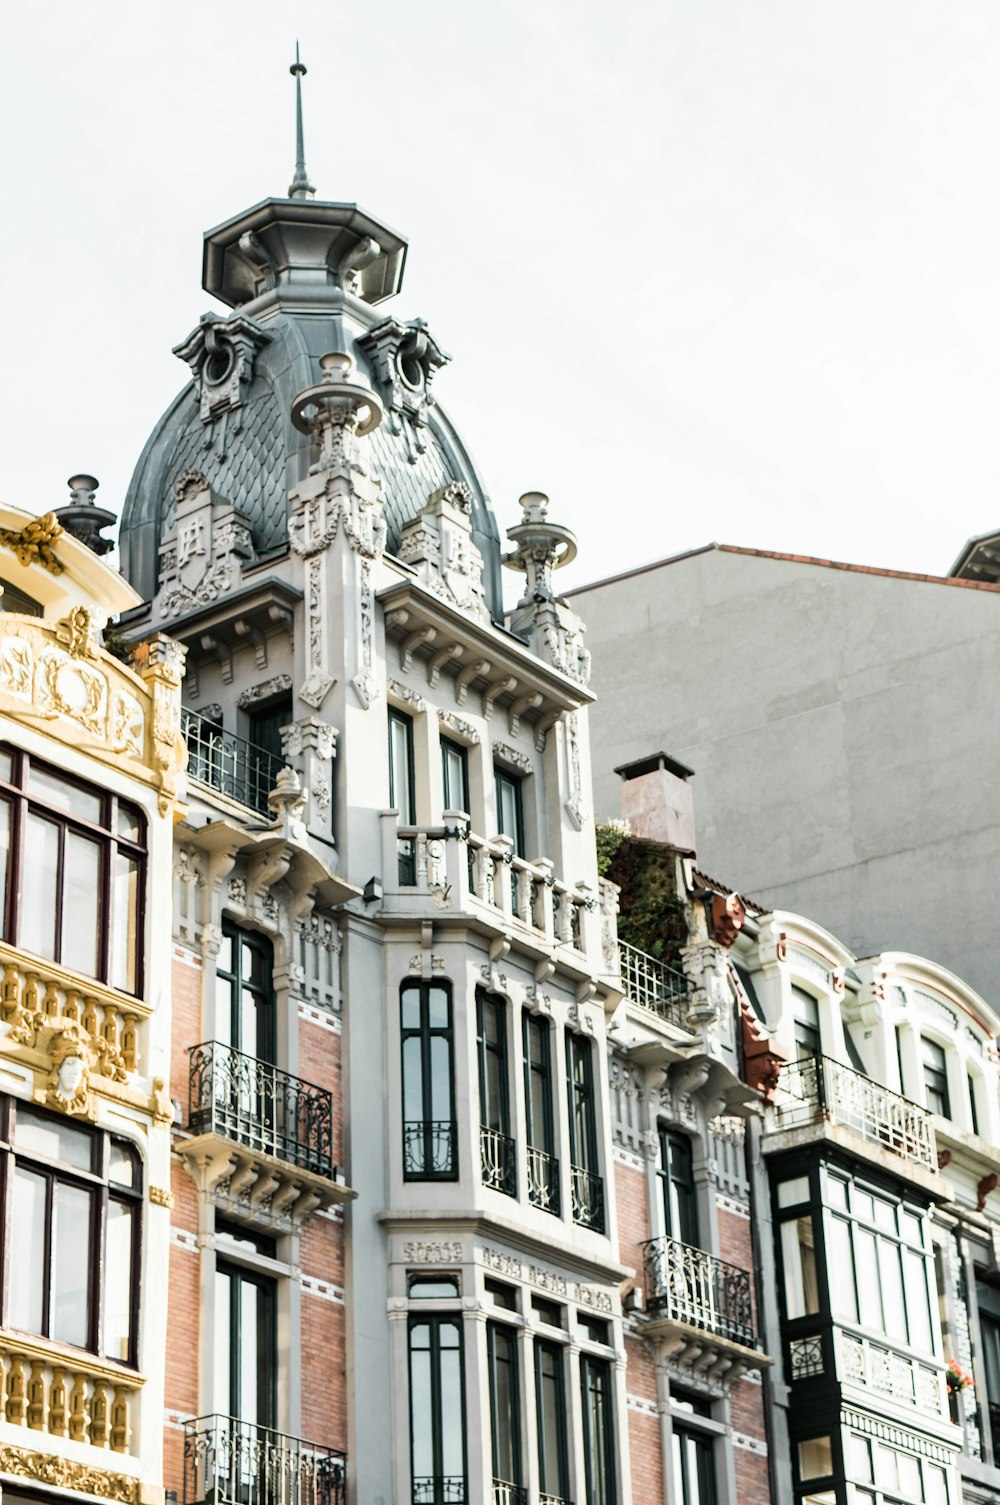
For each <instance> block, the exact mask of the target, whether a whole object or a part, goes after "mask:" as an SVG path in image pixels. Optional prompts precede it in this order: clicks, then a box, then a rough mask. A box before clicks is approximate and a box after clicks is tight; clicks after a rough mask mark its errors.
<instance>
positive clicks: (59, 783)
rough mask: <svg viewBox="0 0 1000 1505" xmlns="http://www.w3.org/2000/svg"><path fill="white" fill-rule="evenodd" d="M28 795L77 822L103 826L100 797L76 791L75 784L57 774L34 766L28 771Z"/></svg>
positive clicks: (84, 790) (79, 790) (83, 791)
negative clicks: (75, 819)
mask: <svg viewBox="0 0 1000 1505" xmlns="http://www.w3.org/2000/svg"><path fill="white" fill-rule="evenodd" d="M28 793H29V794H32V795H34V796H35V798H36V799H39V800H42V801H44V803H45V804H46V805H52V806H54V807H55V809H57V810H62V811H64V812H65V814H67V815H75V816H76V817H77V819H78V820H86V821H90V822H91V824H92V825H95V826H100V825H103V824H104V822H103V819H102V817H101V798H102V797H101V795H99V794H92V793H90V791H88V790H86V789H78V788H77V786H76V785H75V784H71V783H69V782H68V780H66V779H61V778H59V776H58V774H54V773H49V772H47V771H46V770H45V769H44V768H37V767H36V766H35V765H34V764H32V766H31V768H30V769H29V771H28Z"/></svg>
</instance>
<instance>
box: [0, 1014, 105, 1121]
mask: <svg viewBox="0 0 1000 1505" xmlns="http://www.w3.org/2000/svg"><path fill="white" fill-rule="evenodd" d="M41 1018H42V1019H43V1020H44V1023H43V1024H39V1022H38V1019H37V1018H36V1021H35V1024H36V1028H35V1045H36V1046H37V1047H38V1048H40V1049H42V1050H44V1051H45V1053H46V1055H47V1056H48V1057H49V1062H50V1070H49V1074H48V1077H47V1079H46V1084H45V1103H46V1106H47V1107H49V1108H55V1109H56V1110H57V1111H58V1112H60V1113H68V1114H72V1115H73V1116H74V1117H83V1118H93V1117H94V1116H95V1112H96V1109H95V1105H94V1099H93V1093H92V1091H91V1075H92V1074H95V1075H96V1074H102V1075H104V1076H107V1077H110V1078H111V1079H112V1080H116V1081H123V1080H124V1079H125V1064H124V1062H123V1060H122V1057H121V1055H120V1053H119V1052H118V1051H117V1050H116V1049H114V1047H110V1046H109V1045H108V1042H107V1041H105V1040H104V1039H102V1038H101V1037H100V1036H96V1037H95V1036H93V1035H91V1034H89V1033H88V1031H87V1030H85V1029H84V1028H83V1026H82V1025H81V1024H78V1023H76V1022H75V1021H74V1020H72V1019H59V1020H49V1019H48V1018H47V1017H46V1016H45V1015H42V1016H41ZM15 1032H16V1031H15ZM15 1032H12V1034H13V1033H15Z"/></svg>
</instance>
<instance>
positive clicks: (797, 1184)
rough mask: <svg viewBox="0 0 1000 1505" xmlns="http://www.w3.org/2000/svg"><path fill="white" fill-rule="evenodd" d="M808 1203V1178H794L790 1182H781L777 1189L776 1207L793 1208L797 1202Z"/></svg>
mask: <svg viewBox="0 0 1000 1505" xmlns="http://www.w3.org/2000/svg"><path fill="white" fill-rule="evenodd" d="M808 1201H809V1177H808V1176H796V1177H795V1179H794V1180H792V1181H782V1182H781V1184H780V1185H779V1187H778V1206H779V1207H794V1206H795V1205H796V1204H797V1203H799V1202H808Z"/></svg>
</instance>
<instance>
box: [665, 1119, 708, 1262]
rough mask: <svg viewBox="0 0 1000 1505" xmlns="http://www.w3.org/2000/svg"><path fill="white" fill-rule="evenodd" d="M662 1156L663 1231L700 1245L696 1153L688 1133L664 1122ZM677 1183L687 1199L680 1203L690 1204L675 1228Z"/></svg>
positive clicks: (694, 1244) (669, 1235) (696, 1246)
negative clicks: (673, 1211) (672, 1197)
mask: <svg viewBox="0 0 1000 1505" xmlns="http://www.w3.org/2000/svg"><path fill="white" fill-rule="evenodd" d="M658 1128H659V1149H660V1158H659V1162H658V1164H657V1167H656V1175H657V1180H658V1181H659V1183H660V1205H661V1206H662V1208H663V1231H664V1233H665V1234H666V1236H667V1238H674V1239H678V1240H679V1241H680V1242H681V1243H682V1244H688V1245H690V1246H691V1247H692V1248H695V1249H697V1248H699V1247H700V1245H699V1241H698V1240H699V1228H698V1221H699V1220H698V1192H697V1188H696V1186H695V1182H694V1154H693V1147H692V1144H691V1140H690V1138H689V1136H688V1135H687V1134H681V1133H679V1132H678V1131H677V1130H676V1129H670V1128H668V1127H667V1125H666V1124H662V1123H661V1124H660V1125H659V1126H658ZM672 1186H676V1187H678V1188H679V1189H680V1191H681V1192H682V1193H683V1197H684V1199H685V1200H684V1201H683V1202H682V1201H681V1200H680V1198H678V1205H679V1206H680V1207H683V1206H685V1205H686V1206H687V1209H688V1211H687V1217H686V1219H685V1214H684V1213H683V1212H682V1213H681V1226H680V1227H678V1228H674V1227H673V1226H672V1223H673V1220H672V1218H671V1214H670V1191H671V1187H672Z"/></svg>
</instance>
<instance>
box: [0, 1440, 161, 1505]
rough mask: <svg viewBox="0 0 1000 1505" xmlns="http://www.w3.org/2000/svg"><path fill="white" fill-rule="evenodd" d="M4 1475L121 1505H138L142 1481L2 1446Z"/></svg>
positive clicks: (0, 1456) (1, 1470)
mask: <svg viewBox="0 0 1000 1505" xmlns="http://www.w3.org/2000/svg"><path fill="white" fill-rule="evenodd" d="M0 1473H4V1474H11V1475H13V1476H14V1477H15V1478H18V1479H33V1480H35V1481H36V1482H37V1483H39V1484H48V1485H51V1486H53V1487H54V1488H57V1489H72V1490H78V1491H79V1492H80V1493H81V1494H87V1495H98V1496H99V1497H100V1498H102V1499H105V1500H115V1501H117V1502H120V1505H134V1502H136V1501H137V1500H138V1498H139V1480H138V1479H130V1478H129V1477H128V1476H127V1475H126V1474H114V1473H109V1472H108V1471H107V1470H106V1469H100V1468H88V1467H87V1465H86V1464H83V1463H76V1462H73V1461H72V1460H70V1459H69V1458H56V1457H53V1455H52V1454H51V1453H40V1452H36V1451H35V1450H34V1449H33V1448H32V1449H29V1448H15V1447H7V1446H2V1447H0Z"/></svg>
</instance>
